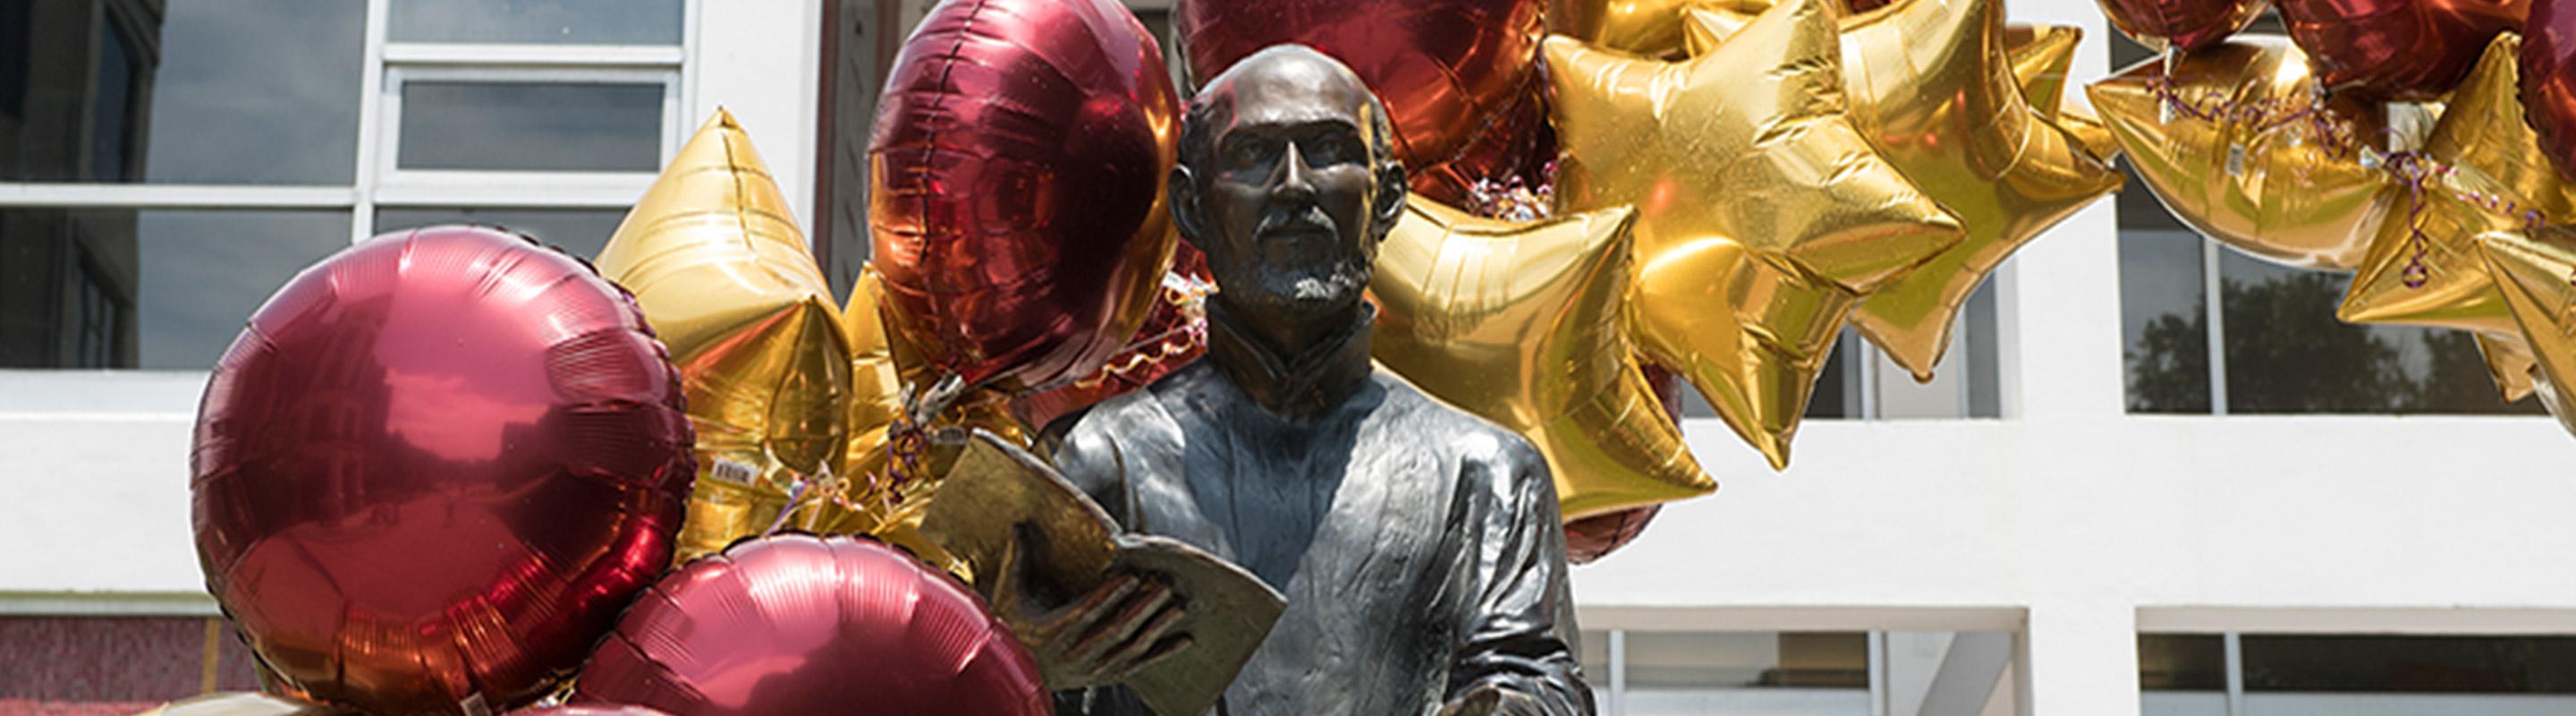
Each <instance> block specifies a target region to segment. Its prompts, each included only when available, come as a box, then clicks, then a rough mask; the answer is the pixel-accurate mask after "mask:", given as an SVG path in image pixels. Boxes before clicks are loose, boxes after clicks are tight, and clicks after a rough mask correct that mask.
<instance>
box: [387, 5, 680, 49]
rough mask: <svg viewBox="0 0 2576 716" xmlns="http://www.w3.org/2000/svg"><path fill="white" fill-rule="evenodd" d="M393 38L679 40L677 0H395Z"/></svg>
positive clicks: (391, 24)
mask: <svg viewBox="0 0 2576 716" xmlns="http://www.w3.org/2000/svg"><path fill="white" fill-rule="evenodd" d="M390 9H391V10H392V11H393V12H392V15H391V16H390V17H389V18H388V19H387V20H388V25H387V27H386V30H387V34H389V35H390V36H391V38H392V40H393V41H395V42H559V43H569V44H620V45H677V44H680V0H393V5H392V6H391V8H390Z"/></svg>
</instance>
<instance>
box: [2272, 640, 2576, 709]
mask: <svg viewBox="0 0 2576 716" xmlns="http://www.w3.org/2000/svg"><path fill="white" fill-rule="evenodd" d="M2244 645H2245V646H2244V648H2245V690H2246V691H2248V692H2253V691H2308V692H2378V693H2484V694H2566V695H2576V637H2565V636H2548V637H2449V636H2343V635H2260V634H2249V635H2246V636H2245V637H2244ZM2561 703H2562V704H2563V703H2576V702H2561ZM2562 708H2564V707H2563V706H2562ZM2348 713H2352V712H2348ZM2373 713H2377V712H2376V711H2374V712H2373ZM2448 713H2466V712H2448ZM2558 713H2566V711H2559V712H2558Z"/></svg>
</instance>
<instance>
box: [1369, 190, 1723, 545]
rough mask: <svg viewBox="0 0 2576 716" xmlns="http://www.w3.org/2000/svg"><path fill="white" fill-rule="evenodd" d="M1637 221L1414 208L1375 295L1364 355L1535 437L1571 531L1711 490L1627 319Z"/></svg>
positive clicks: (1620, 210)
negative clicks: (1581, 522)
mask: <svg viewBox="0 0 2576 716" xmlns="http://www.w3.org/2000/svg"><path fill="white" fill-rule="evenodd" d="M1636 214H1637V212H1636V211H1635V210H1634V209H1630V208H1628V207H1625V206H1621V207H1615V208H1610V209H1603V210H1599V211H1590V212H1584V213H1580V214H1569V215H1564V216H1559V217H1556V218H1552V219H1543V220H1539V221H1532V222H1509V221H1499V220H1494V219H1481V218H1476V217H1474V216H1470V215H1468V214H1467V213H1466V212H1462V211H1459V210H1457V209H1452V208H1449V207H1446V206H1442V205H1440V204H1439V203H1438V202H1435V201H1432V200H1430V199H1428V198H1424V197H1418V196H1417V197H1412V198H1410V199H1408V200H1407V202H1406V206H1405V213H1404V218H1403V219H1402V221H1401V222H1400V223H1397V224H1396V225H1395V229H1394V230H1393V231H1392V232H1390V233H1389V234H1388V235H1387V238H1386V242H1385V243H1384V244H1382V245H1381V246H1380V248H1379V249H1378V257H1377V274H1376V277H1375V279H1374V280H1372V281H1371V282H1370V283H1369V293H1370V294H1371V295H1372V296H1374V297H1375V298H1376V299H1377V305H1378V319H1377V328H1376V330H1375V332H1374V333H1372V334H1371V337H1370V339H1369V340H1370V349H1369V351H1370V353H1371V354H1372V355H1374V356H1375V357H1376V358H1377V360H1378V362H1379V363H1382V364H1384V365H1385V366H1386V367H1387V368H1389V369H1391V370H1394V371H1395V372H1397V373H1400V374H1402V375H1404V376H1405V378H1407V379H1409V380H1411V381H1413V383H1414V385H1417V386H1421V387H1422V389H1423V390H1425V391H1428V392H1430V393H1431V394H1432V395H1435V396H1439V397H1440V399H1442V400H1446V401H1449V402H1450V403H1451V404H1454V405H1457V406H1458V407H1460V408H1463V409H1466V410H1467V411H1468V412H1471V413H1475V414H1477V415H1481V416H1484V418H1485V419H1487V420H1492V421H1494V422H1495V423H1498V424H1501V425H1502V426H1503V427H1506V428H1510V429H1512V430H1514V431H1518V432H1519V433H1521V434H1522V435H1526V436H1528V437H1529V439H1530V442H1531V443H1534V444H1536V445H1537V446H1538V449H1539V452H1541V453H1544V454H1546V455H1547V462H1548V468H1549V469H1550V470H1551V471H1552V472H1554V474H1555V475H1556V498H1557V503H1558V505H1559V507H1560V509H1561V511H1562V512H1563V513H1564V515H1565V518H1566V519H1567V520H1575V519H1581V518H1583V517H1587V516H1591V515H1595V514H1601V513H1606V512H1612V511H1616V510H1621V509H1627V508H1631V507H1641V506H1645V505H1651V504H1655V503H1659V502H1667V501H1671V500H1677V499H1681V498H1685V497H1691V496H1694V495H1700V494H1706V493H1707V492H1709V491H1711V490H1714V489H1716V488H1717V483H1716V482H1715V481H1713V480H1710V479H1709V477H1708V474H1707V473H1705V472H1702V471H1701V470H1700V467H1699V462H1698V461H1696V460H1693V459H1691V456H1690V452H1689V451H1688V450H1687V449H1685V448H1684V447H1683V444H1682V435H1681V430H1680V429H1679V428H1677V427H1675V426H1674V425H1673V423H1672V421H1671V420H1670V419H1668V418H1666V417H1664V413H1663V407H1662V406H1661V405H1660V404H1659V403H1657V402H1656V399H1655V392H1654V389H1653V388H1652V387H1649V386H1648V385H1647V384H1646V378H1645V375H1644V374H1642V373H1639V372H1638V368H1637V363H1636V359H1635V357H1634V356H1635V355H1636V353H1635V351H1634V350H1633V349H1632V348H1631V346H1630V345H1629V340H1628V335H1627V332H1626V331H1625V330H1623V326H1622V325H1621V323H1620V320H1619V317H1620V311H1621V310H1622V309H1623V308H1624V307H1626V305H1627V300H1628V281H1629V275H1630V271H1631V267H1630V265H1629V262H1630V260H1631V257H1630V254H1629V243H1630V238H1629V234H1628V228H1629V226H1630V225H1631V224H1632V223H1633V222H1634V221H1635V220H1636Z"/></svg>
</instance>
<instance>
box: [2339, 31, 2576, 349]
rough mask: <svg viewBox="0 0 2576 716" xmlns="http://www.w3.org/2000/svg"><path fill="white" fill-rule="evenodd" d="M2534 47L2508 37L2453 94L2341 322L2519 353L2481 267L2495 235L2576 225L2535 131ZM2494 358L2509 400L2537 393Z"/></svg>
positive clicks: (2385, 198)
mask: <svg viewBox="0 0 2576 716" xmlns="http://www.w3.org/2000/svg"><path fill="white" fill-rule="evenodd" d="M2521 45H2522V38H2521V37H2520V36H2518V35H2514V34H2512V33H2505V34H2502V35H2498V36H2496V39H2495V41H2494V42H2492V43H2490V44H2488V45H2487V50H2486V54H2485V55H2484V56H2482V57H2480V58H2479V59H2478V66H2477V68H2476V69H2475V70H2472V71H2471V72H2470V73H2469V77H2468V79H2466V80H2463V81H2462V82H2461V83H2460V87H2459V89H2457V90H2454V91H2453V92H2452V95H2451V101H2450V104H2449V108H2448V109H2446V110H2444V111H2443V112H2442V118H2441V121H2440V122H2438V123H2436V124H2435V125H2434V126H2433V136H2432V138H2431V139H2429V140H2426V142H2425V144H2424V151H2423V152H2422V154H2421V155H2420V159H2410V160H2407V161H2403V162H2401V163H2399V164H2398V165H2396V168H2397V170H2398V173H2399V175H2400V176H2401V177H2403V178H2405V179H2406V180H2407V181H2406V182H2404V184H2405V185H2402V186H2398V187H2394V188H2391V189H2389V190H2387V191H2383V192H2381V193H2380V196H2381V201H2382V202H2384V203H2386V204H2387V205H2388V206H2387V208H2386V209H2385V211H2386V212H2387V220H2386V221H2383V222H2380V226H2379V231H2378V234H2377V235H2376V236H2375V237H2373V238H2372V240H2371V244H2370V252H2369V254H2368V255H2367V256H2365V257H2364V258H2363V259H2362V263H2361V268H2360V270H2359V271H2358V272H2356V273H2355V274H2354V275H2353V280H2352V288H2350V289H2347V290H2346V291H2345V292H2344V298H2343V305H2342V306H2341V307H2340V308H2339V309H2337V310H2336V312H2335V317H2336V318H2340V319H2343V320H2344V321H2346V322H2351V323H2398V324H2408V325H2419V326H2431V327H2435V328H2454V329H2459V330H2467V331H2478V332H2480V333H2485V334H2489V335H2490V336H2492V337H2491V338H2489V339H2488V340H2486V341H2482V343H2485V344H2493V343H2497V342H2508V341H2509V342H2519V341H2520V340H2521V339H2520V338H2519V337H2518V336H2517V334H2518V332H2519V331H2520V327H2519V326H2517V325H2516V324H2515V323H2514V320H2513V316H2512V312H2511V310H2510V309H2509V308H2508V307H2507V306H2506V305H2505V297H2504V294H2503V293H2501V292H2499V291H2497V290H2496V282H2495V280H2494V279H2493V277H2492V276H2491V275H2490V274H2489V273H2488V271H2487V267H2486V265H2485V262H2484V260H2482V259H2481V258H2480V257H2479V256H2478V249H2477V241H2478V237H2479V236H2480V235H2482V234H2485V233H2487V232H2491V231H2519V230H2524V229H2527V228H2529V227H2531V226H2533V225H2534V224H2538V223H2547V222H2551V221H2567V220H2569V219H2571V218H2576V192H2571V191H2570V189H2571V187H2570V186H2569V185H2568V183H2567V182H2566V180H2565V179H2564V178H2562V177H2560V176H2559V174H2558V170H2557V168H2556V167H2554V166H2551V165H2550V163H2549V157H2548V156H2547V155H2545V154H2542V153H2541V151H2540V147H2539V140H2538V137H2537V136H2536V135H2534V134H2533V133H2532V130H2531V125H2529V124H2526V123H2524V121H2523V107H2522V100H2521V97H2520V96H2519V94H2518V90H2519V87H2518V84H2519V82H2520V76H2521V72H2520V70H2519V68H2518V66H2517V64H2516V55H2517V54H2518V53H2519V52H2520V49H2521ZM2515 353H2521V354H2526V355H2527V354H2529V353H2530V351H2529V349H2528V348H2527V347H2526V348H2524V349H2523V350H2520V351H2514V350H2511V347H2507V348H2506V349H2504V350H2491V351H2490V352H2489V353H2488V363H2489V369H2490V370H2491V371H2493V373H2494V377H2495V379H2496V385H2497V386H2498V389H2499V390H2500V391H2501V392H2503V393H2504V394H2505V395H2506V396H2507V397H2512V396H2513V395H2514V393H2515V392H2516V391H2517V390H2523V391H2524V392H2528V390H2527V388H2523V387H2522V386H2524V385H2527V379H2525V378H2523V377H2522V374H2524V373H2527V372H2528V371H2529V369H2530V366H2529V365H2528V364H2527V363H2523V362H2521V361H2520V360H2516V359H2512V358H2507V357H2506V356H2511V355H2513V354H2515Z"/></svg>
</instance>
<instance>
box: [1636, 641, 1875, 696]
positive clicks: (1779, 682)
mask: <svg viewBox="0 0 2576 716" xmlns="http://www.w3.org/2000/svg"><path fill="white" fill-rule="evenodd" d="M1627 642H1628V644H1627V645H1628V649H1627V654H1626V659H1627V666H1628V693H1627V706H1628V713H1629V714H1630V715H1631V716H1662V715H1665V714H1708V713H1724V714H1763V715H1766V716H1767V715H1772V714H1780V715H1786V714H1816V715H1819V716H1822V715H1825V714H1849V715H1850V716H1865V715H1866V714H1868V713H1869V712H1870V709H1869V636H1868V635H1867V634H1864V633H1859V632H1833V633H1813V632H1641V631H1630V632H1628V636H1627Z"/></svg>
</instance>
